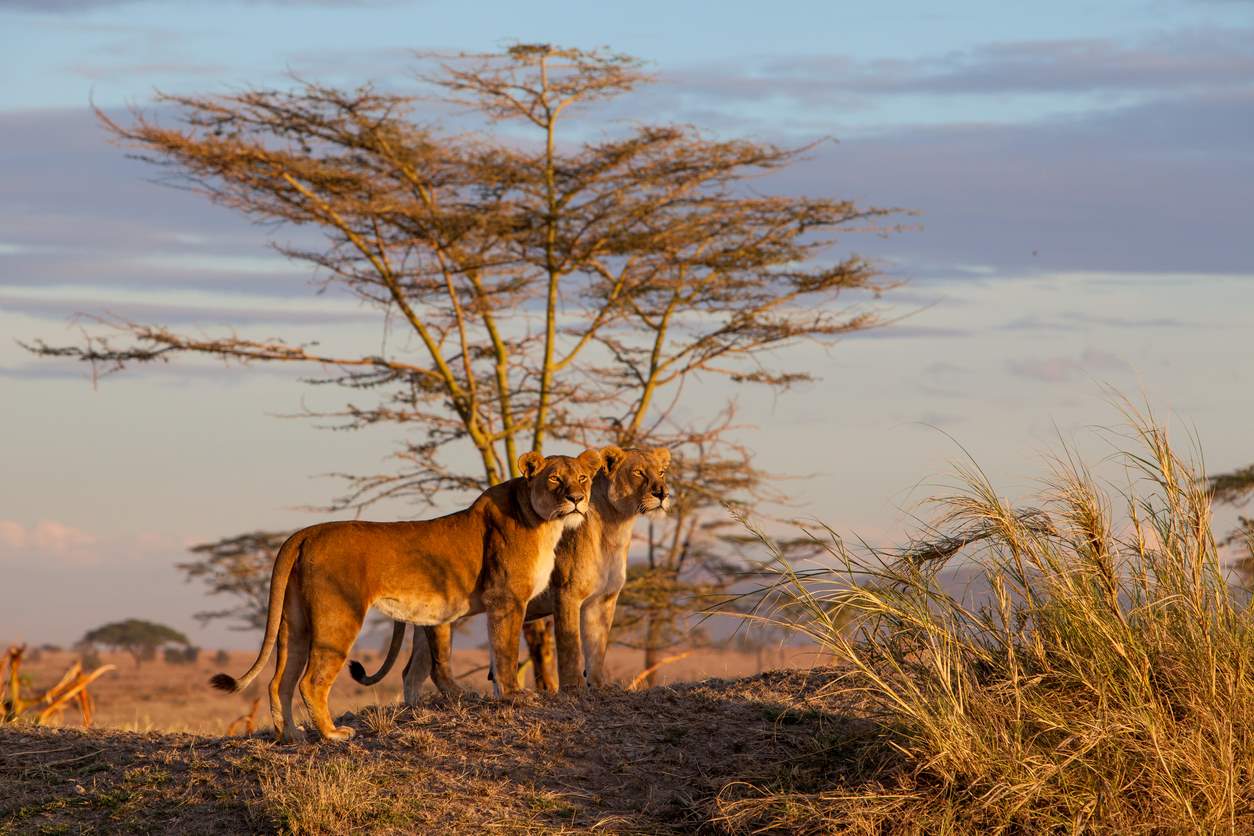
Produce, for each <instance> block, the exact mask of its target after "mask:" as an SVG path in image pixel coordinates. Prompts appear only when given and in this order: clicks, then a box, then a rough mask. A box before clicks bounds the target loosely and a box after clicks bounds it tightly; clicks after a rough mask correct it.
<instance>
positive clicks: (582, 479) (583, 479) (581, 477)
mask: <svg viewBox="0 0 1254 836" xmlns="http://www.w3.org/2000/svg"><path fill="white" fill-rule="evenodd" d="M579 481H580V482H587V481H588V477H587V476H580V477H579Z"/></svg>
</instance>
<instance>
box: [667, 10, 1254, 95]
mask: <svg viewBox="0 0 1254 836" xmlns="http://www.w3.org/2000/svg"><path fill="white" fill-rule="evenodd" d="M661 80H662V81H663V83H664V85H665V86H664V87H663V89H662V91H660V92H662V93H669V94H670V95H672V96H675V97H679V98H682V99H684V100H688V101H694V102H695V101H700V102H704V103H705V104H706V106H724V105H726V106H732V107H741V106H744V105H748V104H753V103H761V102H772V101H773V102H776V103H779V102H787V103H790V105H791V106H794V107H795V106H796V105H806V106H811V107H812V106H815V105H820V104H823V105H828V106H831V107H839V108H842V109H844V110H846V111H847V110H848V109H849V108H850V107H853V108H865V107H870V106H872V104H873V101H874V100H875V99H877V98H881V97H885V96H917V95H975V96H987V95H997V96H1004V95H1007V94H1090V93H1117V92H1123V93H1148V94H1153V95H1156V96H1157V95H1164V94H1167V93H1171V92H1173V91H1181V90H1186V89H1196V88H1205V89H1208V90H1212V91H1213V90H1215V89H1217V88H1231V87H1241V86H1244V85H1246V84H1249V83H1250V82H1251V81H1254V28H1243V29H1221V28H1194V29H1180V30H1175V31H1167V32H1162V33H1159V34H1156V35H1154V36H1152V37H1147V38H1143V39H1140V40H1135V41H1125V40H1118V39H1115V38H1084V39H1071V40H1019V41H1002V42H994V43H987V44H982V45H979V46H976V47H973V48H970V49H964V50H958V51H948V52H944V53H940V54H936V55H924V56H920V57H917V58H911V59H873V60H863V59H855V58H852V57H849V56H846V55H841V54H831V55H809V56H804V55H803V56H790V57H787V58H781V57H775V56H760V57H757V58H754V57H752V56H750V57H747V58H746V57H738V58H737V59H736V61H735V62H734V63H732V62H727V63H718V64H713V63H711V64H705V65H695V66H690V67H686V68H682V69H677V70H669V71H666V72H664V73H663V74H662V75H661Z"/></svg>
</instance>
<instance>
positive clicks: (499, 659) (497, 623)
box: [488, 598, 527, 697]
mask: <svg viewBox="0 0 1254 836" xmlns="http://www.w3.org/2000/svg"><path fill="white" fill-rule="evenodd" d="M526 609H527V602H526V600H525V599H523V600H520V599H517V598H505V599H504V600H501V601H498V602H497V603H496V605H495V606H492V607H489V608H488V650H489V664H490V665H491V669H492V690H493V692H494V693H495V694H496V696H498V697H501V696H507V695H509V694H513V693H514V692H516V691H517V690H518V639H519V636H520V635H521V633H522V624H523V613H524V612H525V611H526Z"/></svg>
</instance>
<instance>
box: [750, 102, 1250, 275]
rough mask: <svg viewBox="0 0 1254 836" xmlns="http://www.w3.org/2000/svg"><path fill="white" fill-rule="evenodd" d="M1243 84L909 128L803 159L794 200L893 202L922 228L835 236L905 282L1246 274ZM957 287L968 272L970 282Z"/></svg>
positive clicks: (790, 175)
mask: <svg viewBox="0 0 1254 836" xmlns="http://www.w3.org/2000/svg"><path fill="white" fill-rule="evenodd" d="M1250 136H1254V86H1252V87H1251V89H1250V90H1241V91H1225V92H1222V93H1216V94H1210V95H1203V94H1197V95H1190V96H1183V97H1178V98H1170V99H1160V100H1156V101H1154V102H1149V103H1143V104H1137V105H1129V106H1125V107H1119V108H1113V109H1110V110H1105V111H1098V112H1086V113H1078V114H1073V115H1068V116H1064V117H1055V118H1052V119H1042V120H1039V121H1036V122H1034V123H1030V124H1011V125H992V124H954V125H920V126H911V127H905V128H898V129H893V130H886V131H884V132H882V133H880V134H878V135H876V136H866V137H859V138H857V139H853V140H850V141H847V142H842V143H840V144H839V145H834V146H824V147H821V148H819V149H816V150H815V152H814V153H813V156H812V158H811V159H809V160H808V161H805V162H803V163H801V164H798V165H796V166H794V167H792V168H791V169H788V170H786V171H784V172H783V173H781V174H780V175H778V176H776V177H775V179H774V182H775V183H776V184H778V186H779V187H782V188H783V189H784V190H786V191H789V192H794V193H808V194H818V195H838V196H842V197H849V198H853V199H855V200H858V201H860V202H862V203H864V204H872V205H886V206H905V207H909V208H912V209H916V210H918V211H919V212H920V213H921V216H920V219H919V220H920V225H921V228H920V229H919V230H917V231H912V232H908V233H905V234H901V235H893V236H889V237H888V238H886V239H877V238H871V237H869V236H868V237H857V236H846V237H845V238H844V240H843V241H842V242H841V243H842V245H843V246H845V247H849V248H852V249H855V250H857V251H859V252H861V253H863V254H867V255H871V256H877V257H882V258H887V259H890V260H891V259H893V258H895V257H897V256H901V257H903V258H904V259H907V260H908V264H909V267H908V268H907V269H906V270H905V271H904V272H905V274H906V275H908V276H910V277H911V278H912V279H914V280H919V279H928V278H933V277H934V278H942V279H943V278H949V277H952V278H959V279H961V278H963V277H962V275H961V273H960V272H959V271H955V269H954V268H955V266H961V265H970V264H980V265H984V269H983V270H982V271H981V272H980V273H976V274H972V275H973V276H974V278H976V279H977V280H982V281H993V280H998V279H1003V278H1005V277H1006V275H1007V274H1018V275H1023V274H1038V275H1039V274H1051V273H1063V272H1072V271H1090V272H1098V271H1103V272H1105V271H1119V272H1128V273H1141V274H1154V273H1173V272H1181V273H1233V274H1244V273H1248V272H1249V270H1250V264H1251V263H1254V239H1251V237H1250V236H1249V234H1248V229H1247V228H1246V227H1247V226H1248V218H1249V217H1250V216H1251V215H1252V214H1254V193H1251V191H1250V189H1249V188H1248V185H1247V184H1248V183H1250V182H1254V153H1251V151H1250V146H1249V137H1250ZM968 278H970V277H968Z"/></svg>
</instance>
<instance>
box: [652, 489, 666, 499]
mask: <svg viewBox="0 0 1254 836" xmlns="http://www.w3.org/2000/svg"><path fill="white" fill-rule="evenodd" d="M653 495H654V496H655V497H657V498H658V499H666V488H654V489H653Z"/></svg>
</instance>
